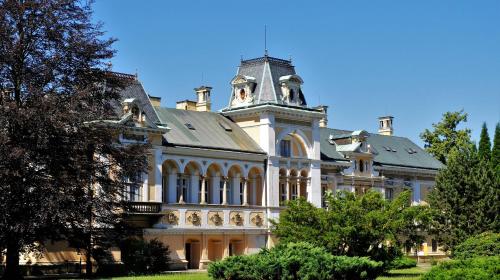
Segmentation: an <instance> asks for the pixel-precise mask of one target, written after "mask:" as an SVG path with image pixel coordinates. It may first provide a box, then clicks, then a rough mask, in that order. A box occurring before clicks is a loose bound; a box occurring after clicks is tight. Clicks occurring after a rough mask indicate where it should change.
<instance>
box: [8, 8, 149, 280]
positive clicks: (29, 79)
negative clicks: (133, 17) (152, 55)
mask: <svg viewBox="0 0 500 280" xmlns="http://www.w3.org/2000/svg"><path fill="white" fill-rule="evenodd" d="M91 3H92V1H79V0H61V1H45V0H29V1H18V0H2V1H0V209H2V210H1V211H0V247H3V248H5V249H6V271H5V275H4V277H5V278H10V279H18V278H19V277H21V275H20V269H19V256H20V255H21V253H31V252H33V251H39V250H40V249H42V247H43V246H42V245H43V242H45V241H47V240H54V239H66V240H68V239H78V240H79V241H80V242H79V243H80V244H81V246H80V247H79V249H81V250H82V251H83V253H84V254H85V255H86V257H87V259H89V260H91V259H92V257H93V251H94V250H95V249H98V248H102V247H106V246H107V244H106V243H108V244H109V242H103V238H102V237H104V236H106V235H107V233H109V232H111V231H113V230H114V229H117V227H115V225H116V224H118V223H120V222H121V221H122V217H121V216H120V214H119V213H122V212H123V211H121V209H122V206H123V204H122V197H123V194H124V188H125V184H124V182H123V180H122V179H121V178H123V176H126V175H130V174H136V173H138V172H141V171H144V170H145V168H146V164H145V163H146V162H145V160H146V157H145V155H146V153H145V149H143V148H144V147H138V146H137V145H130V146H127V147H123V146H118V145H116V141H115V140H116V133H117V131H116V130H115V131H113V130H111V129H109V128H103V127H100V128H99V127H95V126H89V125H87V123H86V122H88V121H95V120H102V119H110V118H114V117H116V116H114V113H115V111H114V110H112V109H110V104H113V103H115V102H116V101H117V99H118V98H119V92H120V91H121V89H122V88H123V87H124V86H126V85H127V83H128V82H129V81H127V80H126V79H123V78H118V77H117V76H116V75H110V74H109V70H110V67H109V65H108V64H107V62H109V60H110V59H111V58H112V57H113V55H114V50H113V49H112V44H113V42H114V39H108V38H105V36H104V32H103V31H102V30H101V27H102V25H101V24H98V23H96V21H95V19H94V18H92V8H91ZM104 85H105V88H104ZM104 159H105V160H104ZM110 165H112V166H113V167H114V169H113V171H115V172H116V174H114V175H115V176H110V172H109V171H110ZM96 185H99V186H100V188H99V189H98V188H95V186H96ZM96 190H97V191H98V192H96ZM101 190H103V191H101ZM96 194H98V195H96ZM95 225H99V227H100V228H101V229H102V228H106V229H109V231H104V230H101V231H96V230H95V229H94V226H95ZM73 237H74V238H73ZM91 266H92V262H91V261H89V262H87V271H88V272H89V273H91V271H92V269H91Z"/></svg>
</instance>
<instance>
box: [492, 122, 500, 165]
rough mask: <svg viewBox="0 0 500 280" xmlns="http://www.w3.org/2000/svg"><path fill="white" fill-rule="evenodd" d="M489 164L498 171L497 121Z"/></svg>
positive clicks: (499, 127)
mask: <svg viewBox="0 0 500 280" xmlns="http://www.w3.org/2000/svg"><path fill="white" fill-rule="evenodd" d="M491 165H492V166H493V168H494V169H496V171H497V174H498V173H500V123H497V126H496V128H495V136H494V138H493V149H492V150H491Z"/></svg>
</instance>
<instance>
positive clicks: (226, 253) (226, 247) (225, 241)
mask: <svg viewBox="0 0 500 280" xmlns="http://www.w3.org/2000/svg"><path fill="white" fill-rule="evenodd" d="M222 247H223V253H222V258H225V257H229V238H228V237H227V235H225V234H224V237H223V241H222Z"/></svg>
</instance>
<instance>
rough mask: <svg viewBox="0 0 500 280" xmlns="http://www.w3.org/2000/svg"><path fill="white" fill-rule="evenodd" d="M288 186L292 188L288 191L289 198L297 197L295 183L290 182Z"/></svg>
mask: <svg viewBox="0 0 500 280" xmlns="http://www.w3.org/2000/svg"><path fill="white" fill-rule="evenodd" d="M290 188H291V189H292V190H291V193H290V196H291V199H292V200H295V199H297V184H292V185H291V186H290Z"/></svg>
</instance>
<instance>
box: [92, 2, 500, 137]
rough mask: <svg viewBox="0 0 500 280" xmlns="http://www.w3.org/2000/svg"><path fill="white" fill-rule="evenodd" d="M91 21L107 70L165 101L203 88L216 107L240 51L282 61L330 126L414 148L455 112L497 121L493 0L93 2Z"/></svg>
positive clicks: (472, 122) (473, 124)
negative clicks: (106, 44)
mask: <svg viewBox="0 0 500 280" xmlns="http://www.w3.org/2000/svg"><path fill="white" fill-rule="evenodd" d="M94 11H95V14H94V18H95V19H96V20H100V21H102V22H104V30H106V31H107V35H108V36H112V37H116V38H117V39H119V41H118V42H117V43H116V44H115V48H116V50H117V51H118V52H117V56H116V57H115V58H114V59H113V61H112V62H113V67H114V70H115V71H120V72H127V73H135V72H136V71H137V72H138V75H139V79H140V80H141V81H142V82H143V84H144V87H145V88H146V90H147V92H148V93H149V94H151V95H155V96H161V97H162V106H167V107H173V106H175V102H176V101H178V100H182V99H187V98H190V99H194V91H193V88H195V87H197V86H199V85H201V84H204V85H210V86H212V87H213V108H214V109H217V110H218V109H220V108H222V107H224V106H226V105H227V103H228V100H229V95H230V86H229V81H230V80H231V78H232V77H233V76H234V75H235V73H236V70H237V66H238V64H239V61H240V57H241V56H243V58H244V59H249V58H254V57H259V56H262V55H263V53H264V25H267V33H268V36H267V46H268V49H269V54H270V55H271V56H274V57H279V58H285V59H288V58H289V57H290V56H291V57H292V60H293V64H294V65H295V66H296V71H297V73H298V74H299V75H300V76H301V77H302V78H303V79H304V85H303V90H304V94H305V95H306V99H307V101H308V103H309V105H318V104H319V103H321V104H324V105H328V106H329V107H330V108H329V126H330V127H334V128H341V129H353V130H354V129H366V130H368V131H370V132H375V131H376V130H377V124H378V122H377V117H378V116H381V115H387V114H390V115H393V116H394V117H395V120H394V127H395V135H398V136H406V137H408V138H410V139H412V140H414V141H415V142H416V143H418V144H420V145H422V144H423V143H422V141H421V140H420V138H419V134H420V132H422V131H423V130H424V129H425V128H430V127H431V125H432V123H434V122H437V121H439V120H440V119H441V115H442V114H443V113H444V112H446V111H455V110H460V109H464V110H465V111H466V112H467V113H469V122H468V124H467V126H468V127H470V128H471V129H472V130H473V134H472V135H473V138H474V139H476V140H477V139H478V138H479V132H480V127H481V124H482V122H483V121H486V123H487V124H488V128H489V129H490V134H491V135H492V134H493V130H494V126H495V124H496V122H498V121H499V120H500V16H499V15H500V1H496V0H492V1H487V0H484V1H459V0H440V1H396V0H393V1H384V0H379V1H368V0H367V1H286V2H285V1H279V2H278V1H187V0H186V1H159V0H157V1H152V0H150V1H146V0H144V1H139V0H136V1H131V0H97V1H96V3H95V4H94Z"/></svg>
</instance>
